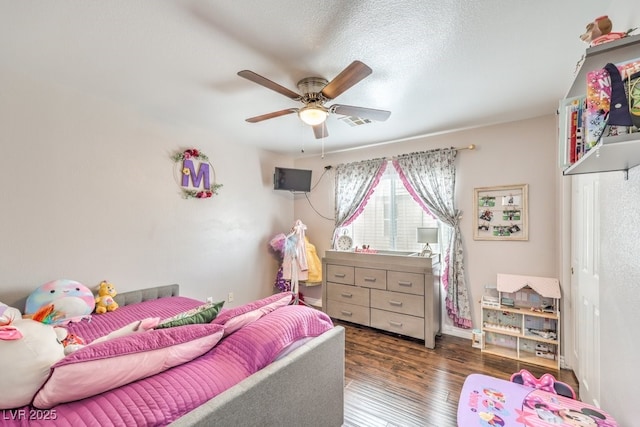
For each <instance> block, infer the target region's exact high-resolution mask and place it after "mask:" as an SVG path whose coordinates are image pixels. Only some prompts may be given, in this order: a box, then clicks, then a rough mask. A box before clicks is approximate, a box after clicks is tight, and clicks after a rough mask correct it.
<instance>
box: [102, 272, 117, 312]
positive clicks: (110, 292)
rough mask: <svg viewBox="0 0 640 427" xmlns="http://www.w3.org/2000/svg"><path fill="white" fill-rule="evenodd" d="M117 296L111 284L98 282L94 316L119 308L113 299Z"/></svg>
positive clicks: (104, 281)
mask: <svg viewBox="0 0 640 427" xmlns="http://www.w3.org/2000/svg"><path fill="white" fill-rule="evenodd" d="M117 294H118V293H117V292H116V288H115V287H114V286H113V285H112V284H111V283H109V282H107V281H106V280H103V281H102V282H100V284H99V285H98V296H97V297H96V314H102V313H106V312H107V311H114V310H116V309H117V308H118V307H119V306H118V303H117V302H116V301H115V300H114V299H113V298H114V297H115V296H116V295H117Z"/></svg>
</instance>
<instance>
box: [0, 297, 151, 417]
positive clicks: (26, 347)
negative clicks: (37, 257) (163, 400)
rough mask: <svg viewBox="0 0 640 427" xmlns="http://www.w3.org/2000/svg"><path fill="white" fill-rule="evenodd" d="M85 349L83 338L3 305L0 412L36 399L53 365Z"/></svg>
mask: <svg viewBox="0 0 640 427" xmlns="http://www.w3.org/2000/svg"><path fill="white" fill-rule="evenodd" d="M159 321H160V318H159V317H156V318H148V319H143V320H138V321H135V322H132V323H130V324H128V325H126V326H124V327H122V328H120V329H117V330H115V331H113V332H111V333H110V334H108V335H106V336H104V337H100V338H98V339H96V340H94V341H93V342H91V343H90V344H89V345H91V344H97V343H100V342H104V341H106V340H110V339H114V338H118V337H122V336H126V335H130V334H135V333H141V332H145V331H148V330H150V329H153V328H154V327H156V326H157V325H158V322H159ZM82 347H84V341H83V340H82V339H81V338H80V337H76V336H74V335H73V334H69V333H68V331H67V329H65V328H62V327H59V326H55V327H54V326H52V325H48V324H45V323H41V322H38V321H35V320H32V319H25V318H23V317H22V314H21V313H20V310H18V309H16V308H13V307H9V306H7V305H6V304H2V303H0V366H1V367H2V382H1V385H2V389H3V392H2V393H0V410H3V409H13V408H20V407H22V406H25V405H28V404H30V403H31V401H32V400H33V397H34V396H35V394H36V393H37V392H38V390H40V387H42V385H43V384H44V383H45V381H47V379H48V378H49V374H50V372H51V366H53V365H54V364H56V363H57V362H58V361H60V360H62V359H63V358H64V357H65V355H67V354H69V353H71V352H73V351H75V350H77V349H80V348H82Z"/></svg>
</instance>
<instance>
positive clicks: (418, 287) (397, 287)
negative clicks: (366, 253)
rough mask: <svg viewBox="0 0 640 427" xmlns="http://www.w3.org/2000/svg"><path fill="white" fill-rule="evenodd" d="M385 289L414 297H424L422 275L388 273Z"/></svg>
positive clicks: (401, 272) (398, 272)
mask: <svg viewBox="0 0 640 427" xmlns="http://www.w3.org/2000/svg"><path fill="white" fill-rule="evenodd" d="M387 289H388V290H390V291H396V292H405V293H408V294H414V295H424V274H419V273H407V272H404V271H389V272H387Z"/></svg>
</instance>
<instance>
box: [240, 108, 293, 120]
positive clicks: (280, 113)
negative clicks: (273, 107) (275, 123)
mask: <svg viewBox="0 0 640 427" xmlns="http://www.w3.org/2000/svg"><path fill="white" fill-rule="evenodd" d="M296 112H298V109H297V108H287V109H286V110H280V111H274V112H273V113H267V114H263V115H261V116H255V117H250V118H248V119H246V121H248V122H249V123H258V122H261V121H263V120H268V119H273V118H276V117H280V116H286V115H287V114H291V113H296Z"/></svg>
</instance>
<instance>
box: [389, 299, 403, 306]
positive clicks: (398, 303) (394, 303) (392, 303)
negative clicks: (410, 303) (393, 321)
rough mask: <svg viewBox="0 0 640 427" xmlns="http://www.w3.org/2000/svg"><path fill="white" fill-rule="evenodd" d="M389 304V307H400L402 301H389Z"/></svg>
mask: <svg viewBox="0 0 640 427" xmlns="http://www.w3.org/2000/svg"><path fill="white" fill-rule="evenodd" d="M389 304H391V305H395V306H396V307H402V301H393V300H390V301H389Z"/></svg>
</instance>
